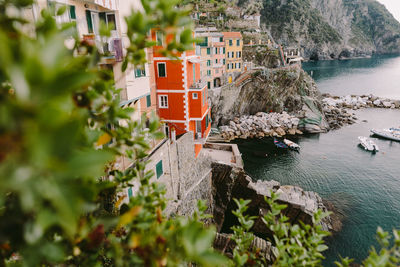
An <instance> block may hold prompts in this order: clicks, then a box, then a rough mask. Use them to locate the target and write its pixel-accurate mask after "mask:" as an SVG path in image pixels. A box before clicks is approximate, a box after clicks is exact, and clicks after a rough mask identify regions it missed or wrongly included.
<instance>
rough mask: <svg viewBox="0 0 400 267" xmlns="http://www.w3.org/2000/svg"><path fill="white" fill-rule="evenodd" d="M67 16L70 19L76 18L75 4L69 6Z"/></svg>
mask: <svg viewBox="0 0 400 267" xmlns="http://www.w3.org/2000/svg"><path fill="white" fill-rule="evenodd" d="M69 17H70V19H71V20H75V19H76V12H75V6H69Z"/></svg>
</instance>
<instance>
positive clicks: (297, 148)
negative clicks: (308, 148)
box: [283, 139, 300, 151]
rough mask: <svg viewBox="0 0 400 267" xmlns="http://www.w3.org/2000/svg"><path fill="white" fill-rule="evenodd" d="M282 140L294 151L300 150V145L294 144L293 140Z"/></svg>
mask: <svg viewBox="0 0 400 267" xmlns="http://www.w3.org/2000/svg"><path fill="white" fill-rule="evenodd" d="M283 142H284V143H285V144H286V145H287V146H288V147H289V148H290V149H293V150H296V151H299V150H300V146H299V145H298V144H296V143H295V142H292V141H290V140H288V139H283Z"/></svg>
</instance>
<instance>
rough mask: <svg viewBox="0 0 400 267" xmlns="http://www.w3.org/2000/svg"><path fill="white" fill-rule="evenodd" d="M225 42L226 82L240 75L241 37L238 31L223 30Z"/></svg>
mask: <svg viewBox="0 0 400 267" xmlns="http://www.w3.org/2000/svg"><path fill="white" fill-rule="evenodd" d="M222 34H223V35H224V42H225V48H226V49H225V50H226V53H225V59H226V60H225V61H226V64H225V72H226V75H227V79H228V83H231V82H232V81H233V80H234V78H235V77H237V76H238V75H240V73H241V72H242V69H243V60H242V50H243V38H242V34H241V33H240V32H223V33H222Z"/></svg>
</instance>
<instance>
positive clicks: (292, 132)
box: [287, 128, 296, 135]
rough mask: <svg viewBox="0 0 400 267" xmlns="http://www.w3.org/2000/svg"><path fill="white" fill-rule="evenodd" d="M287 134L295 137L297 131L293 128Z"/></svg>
mask: <svg viewBox="0 0 400 267" xmlns="http://www.w3.org/2000/svg"><path fill="white" fill-rule="evenodd" d="M287 133H288V134H290V135H295V134H296V129H293V128H291V129H289V130H288V131H287Z"/></svg>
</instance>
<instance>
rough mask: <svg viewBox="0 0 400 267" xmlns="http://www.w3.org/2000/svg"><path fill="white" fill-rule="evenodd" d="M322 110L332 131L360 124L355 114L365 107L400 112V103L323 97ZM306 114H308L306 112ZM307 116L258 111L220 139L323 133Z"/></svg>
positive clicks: (366, 97)
mask: <svg viewBox="0 0 400 267" xmlns="http://www.w3.org/2000/svg"><path fill="white" fill-rule="evenodd" d="M322 97H323V99H322V111H323V113H324V114H323V115H324V116H325V118H326V120H327V123H328V124H329V130H333V129H339V128H341V127H343V126H346V125H351V124H354V123H356V121H357V117H356V116H355V114H354V113H353V112H352V111H353V110H357V109H361V108H390V109H400V100H393V99H386V98H381V97H377V96H374V95H362V96H355V95H352V96H351V95H348V96H341V97H340V96H332V95H329V94H323V95H322ZM303 113H304V112H303ZM305 117H307V116H305V115H304V114H301V112H298V113H296V114H288V113H287V112H285V111H284V112H282V113H274V112H272V113H266V112H258V113H256V114H255V115H245V116H242V117H240V118H239V117H236V118H234V119H233V120H232V121H230V122H229V124H228V125H224V126H220V127H219V130H220V136H221V138H222V139H224V140H226V141H232V140H235V139H248V138H263V137H283V136H285V135H298V134H303V132H304V133H318V132H323V130H321V129H320V128H319V127H318V126H317V125H312V124H307V123H305V124H303V123H302V120H303V119H304V118H305Z"/></svg>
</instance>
